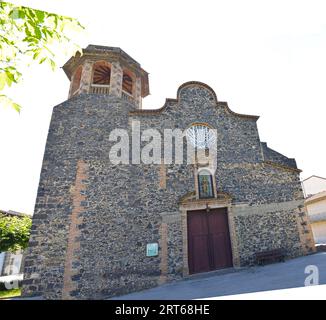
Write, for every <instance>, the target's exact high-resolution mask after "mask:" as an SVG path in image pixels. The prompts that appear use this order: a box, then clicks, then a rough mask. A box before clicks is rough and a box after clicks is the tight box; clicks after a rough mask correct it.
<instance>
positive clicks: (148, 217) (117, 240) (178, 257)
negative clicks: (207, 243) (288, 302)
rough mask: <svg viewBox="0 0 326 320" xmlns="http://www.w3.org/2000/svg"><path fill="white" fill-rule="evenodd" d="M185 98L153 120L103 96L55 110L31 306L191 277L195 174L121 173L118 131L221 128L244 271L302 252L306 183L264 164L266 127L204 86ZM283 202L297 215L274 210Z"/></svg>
mask: <svg viewBox="0 0 326 320" xmlns="http://www.w3.org/2000/svg"><path fill="white" fill-rule="evenodd" d="M178 98H179V101H177V100H171V99H170V100H167V103H166V106H165V107H164V108H163V109H161V110H160V111H155V112H153V111H150V112H148V111H136V110H135V109H134V106H133V105H132V104H131V103H129V102H127V101H123V100H121V99H119V98H118V97H113V96H105V95H95V94H81V95H79V96H76V97H73V98H72V99H70V100H68V101H66V102H64V103H62V104H61V105H59V106H57V107H55V108H54V111H53V116H52V120H51V125H50V129H49V135H48V140H47V144H46V149H45V155H44V160H43V167H42V172H41V177H40V185H39V189H38V195H37V201H36V206H35V214H34V218H33V227H32V234H31V240H30V247H29V249H28V250H27V253H26V257H25V271H24V272H25V279H26V280H25V282H24V287H23V294H24V295H31V294H33V295H38V294H41V295H43V296H44V297H46V298H62V297H65V298H69V299H73V298H101V297H104V296H112V295H117V294H123V293H127V292H132V291H136V290H141V289H145V288H150V287H153V286H156V285H157V284H158V283H162V282H165V281H171V280H174V279H180V278H181V277H183V275H184V274H183V271H184V269H185V266H184V264H183V261H184V259H183V257H184V255H185V252H184V243H183V230H182V224H181V217H180V208H179V206H180V199H181V198H182V197H184V196H185V195H186V194H189V193H194V192H195V180H194V168H193V166H192V165H187V164H185V163H184V164H180V165H176V164H171V165H166V166H164V165H163V166H162V165H154V164H151V165H144V164H140V165H136V164H129V165H127V164H125V165H114V164H112V163H111V162H110V161H109V158H108V154H109V151H110V147H111V146H112V145H113V144H114V143H115V142H112V141H109V134H110V132H111V131H112V130H113V129H115V128H126V129H128V130H129V133H131V132H130V130H131V125H130V124H131V120H138V121H140V124H141V129H142V130H143V129H146V128H155V129H159V130H160V131H161V132H163V130H164V129H174V128H180V129H182V130H184V129H186V128H187V127H188V126H189V125H191V124H192V123H194V122H196V123H197V122H203V123H207V124H209V125H211V126H212V127H214V128H216V129H217V144H218V150H217V172H216V177H215V178H216V186H217V189H218V191H221V192H226V193H228V194H229V195H230V196H231V197H232V210H233V214H234V219H235V230H231V234H233V233H235V234H236V235H237V239H235V241H236V242H237V245H238V249H239V256H240V264H241V265H246V264H250V263H252V257H253V254H254V252H255V251H260V250H263V249H265V248H272V247H277V246H280V245H282V246H285V247H286V248H287V249H288V251H289V256H297V255H300V254H302V253H303V249H302V246H303V244H302V242H303V241H304V240H302V239H303V237H302V236H300V234H299V233H300V232H299V228H300V226H299V225H298V222H297V221H296V220H297V215H296V213H295V210H297V208H298V206H299V205H300V203H301V202H302V199H303V195H302V190H301V186H300V182H299V173H298V171H297V170H296V169H295V168H287V169H285V168H283V167H281V166H273V165H271V164H270V163H266V162H265V159H264V154H263V152H262V148H261V142H260V140H259V136H258V131H257V126H256V120H257V117H251V116H239V115H236V114H234V113H233V112H232V111H230V110H229V109H228V107H227V105H226V103H222V102H221V103H220V102H219V103H217V101H216V99H215V96H214V93H213V92H212V91H211V90H210V89H208V88H207V87H205V86H203V85H198V84H197V85H196V84H191V85H188V86H184V87H182V88H181V89H180V90H179V92H178ZM80 163H82V164H83V165H84V166H85V168H87V169H85V170H86V171H85V172H84V173H85V174H87V178H85V179H78V172H79V171H78V170H80V169H78V168H79V167H80ZM76 181H77V182H78V181H79V182H80V184H79V186H78V184H77V182H76ZM76 188H77V189H76ZM79 202H80V203H79ZM277 203H284V204H286V203H287V205H284V206H283V207H282V208H278V209H275V206H277V205H276V204H277ZM241 206H243V207H241ZM76 208H78V209H77V211H76ZM233 231H234V232H233ZM302 233H303V231H302ZM150 242H158V243H159V255H158V256H156V257H146V254H145V248H146V244H147V243H150ZM67 268H68V269H69V270H67Z"/></svg>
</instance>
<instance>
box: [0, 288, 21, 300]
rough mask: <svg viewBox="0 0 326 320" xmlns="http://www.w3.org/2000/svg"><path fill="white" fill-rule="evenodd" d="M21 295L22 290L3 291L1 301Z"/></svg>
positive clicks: (0, 294)
mask: <svg viewBox="0 0 326 320" xmlns="http://www.w3.org/2000/svg"><path fill="white" fill-rule="evenodd" d="M21 294H22V292H21V289H11V290H3V291H0V299H6V298H12V297H19V296H20V295H21Z"/></svg>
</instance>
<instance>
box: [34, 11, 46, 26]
mask: <svg viewBox="0 0 326 320" xmlns="http://www.w3.org/2000/svg"><path fill="white" fill-rule="evenodd" d="M35 13H36V16H37V19H38V20H39V22H40V23H42V22H43V21H44V17H45V13H44V11H41V10H35Z"/></svg>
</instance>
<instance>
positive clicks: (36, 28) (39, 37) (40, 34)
mask: <svg viewBox="0 0 326 320" xmlns="http://www.w3.org/2000/svg"><path fill="white" fill-rule="evenodd" d="M34 33H35V37H36V38H37V39H39V40H41V38H42V33H41V30H40V28H39V27H38V26H34Z"/></svg>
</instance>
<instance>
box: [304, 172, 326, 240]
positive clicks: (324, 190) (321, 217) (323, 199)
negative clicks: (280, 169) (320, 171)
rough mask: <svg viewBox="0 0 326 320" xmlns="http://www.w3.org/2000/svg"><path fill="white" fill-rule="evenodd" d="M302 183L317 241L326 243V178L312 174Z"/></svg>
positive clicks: (306, 205)
mask: <svg viewBox="0 0 326 320" xmlns="http://www.w3.org/2000/svg"><path fill="white" fill-rule="evenodd" d="M302 185H303V190H304V194H305V197H306V200H305V207H306V210H307V212H308V216H309V220H310V224H311V228H312V232H313V235H314V239H315V242H316V244H326V178H322V177H318V176H311V177H309V178H307V179H305V180H303V181H302Z"/></svg>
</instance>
